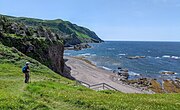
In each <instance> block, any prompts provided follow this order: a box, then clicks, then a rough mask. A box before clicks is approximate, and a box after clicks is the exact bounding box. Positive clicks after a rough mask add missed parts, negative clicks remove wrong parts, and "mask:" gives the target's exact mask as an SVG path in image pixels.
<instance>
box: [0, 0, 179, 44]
mask: <svg viewBox="0 0 180 110" xmlns="http://www.w3.org/2000/svg"><path fill="white" fill-rule="evenodd" d="M0 14H5V15H12V16H19V17H31V18H41V19H59V18H60V19H63V20H66V21H70V22H72V23H75V24H78V25H80V26H84V27H87V28H89V29H90V30H93V31H94V32H96V34H97V35H98V36H99V37H100V38H102V39H103V40H115V41H180V0H0Z"/></svg>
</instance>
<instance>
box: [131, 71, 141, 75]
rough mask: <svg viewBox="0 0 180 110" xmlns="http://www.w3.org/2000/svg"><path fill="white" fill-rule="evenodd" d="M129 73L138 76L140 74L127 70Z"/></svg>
mask: <svg viewBox="0 0 180 110" xmlns="http://www.w3.org/2000/svg"><path fill="white" fill-rule="evenodd" d="M129 75H131V76H140V74H138V73H135V72H132V71H130V72H129Z"/></svg>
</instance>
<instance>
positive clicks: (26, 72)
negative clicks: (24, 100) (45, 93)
mask: <svg viewBox="0 0 180 110" xmlns="http://www.w3.org/2000/svg"><path fill="white" fill-rule="evenodd" d="M29 64H30V63H29V62H26V65H25V66H24V67H23V69H22V72H23V73H24V76H25V81H24V82H25V83H28V82H29V72H30V68H29Z"/></svg>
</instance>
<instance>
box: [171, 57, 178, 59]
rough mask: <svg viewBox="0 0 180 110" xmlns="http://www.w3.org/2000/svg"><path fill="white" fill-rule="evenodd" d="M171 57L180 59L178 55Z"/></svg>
mask: <svg viewBox="0 0 180 110" xmlns="http://www.w3.org/2000/svg"><path fill="white" fill-rule="evenodd" d="M171 58H172V59H180V57H178V56H172V57H171Z"/></svg>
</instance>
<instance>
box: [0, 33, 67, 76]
mask: <svg viewBox="0 0 180 110" xmlns="http://www.w3.org/2000/svg"><path fill="white" fill-rule="evenodd" d="M0 42H2V44H4V45H6V46H9V47H15V48H16V49H18V50H19V51H21V52H22V53H24V54H26V55H27V56H29V57H31V58H34V59H36V60H38V61H39V62H41V63H42V64H44V65H46V66H48V67H49V68H50V69H52V70H53V71H55V72H56V73H58V74H60V75H62V76H65V77H68V78H69V75H68V74H66V73H63V71H64V59H63V53H64V46H63V44H62V43H61V42H57V41H50V40H44V39H36V38H13V37H11V36H8V35H7V36H4V35H3V34H0Z"/></svg>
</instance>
